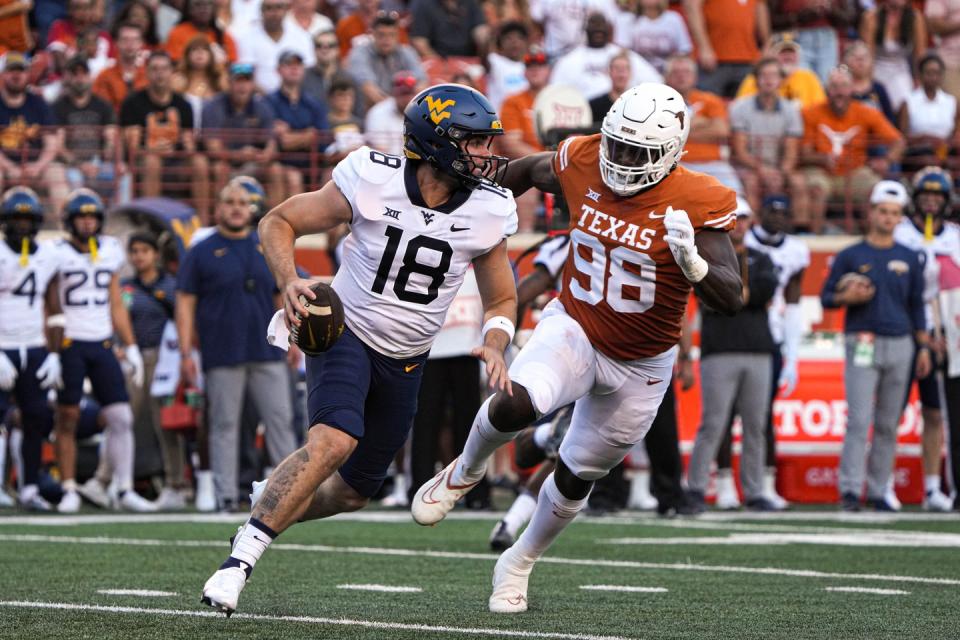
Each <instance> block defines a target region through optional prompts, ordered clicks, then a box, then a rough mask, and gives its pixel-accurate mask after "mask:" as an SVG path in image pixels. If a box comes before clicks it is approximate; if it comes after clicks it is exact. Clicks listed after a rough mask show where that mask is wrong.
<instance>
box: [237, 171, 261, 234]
mask: <svg viewBox="0 0 960 640" xmlns="http://www.w3.org/2000/svg"><path fill="white" fill-rule="evenodd" d="M233 182H235V183H236V184H239V185H240V186H241V187H243V188H244V189H245V190H246V192H247V193H248V194H250V207H251V208H252V209H253V225H254V226H256V225H257V223H258V222H260V218H262V217H263V216H265V215H266V214H267V192H266V191H264V189H263V185H261V184H260V181H259V180H257V179H256V178H254V177H253V176H237V177H236V178H234V179H233Z"/></svg>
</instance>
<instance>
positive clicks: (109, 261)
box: [57, 236, 125, 342]
mask: <svg viewBox="0 0 960 640" xmlns="http://www.w3.org/2000/svg"><path fill="white" fill-rule="evenodd" d="M97 243H98V245H97V258H96V260H94V259H93V255H92V254H90V253H82V252H80V251H78V250H77V248H76V247H75V246H73V244H72V243H71V242H70V241H69V240H60V241H59V242H58V243H57V250H58V251H59V254H60V256H59V260H60V304H61V305H62V306H63V315H64V316H66V321H67V324H66V328H65V329H64V332H65V335H66V337H67V338H69V339H71V340H83V341H90V342H98V341H100V340H107V339H109V338H112V337H113V319H112V316H111V315H110V282H111V281H112V280H113V274H114V273H116V271H117V270H118V269H119V268H120V267H121V266H122V265H123V263H124V260H125V256H124V252H123V246H122V245H121V244H120V241H119V240H117V239H116V238H113V237H111V236H97Z"/></svg>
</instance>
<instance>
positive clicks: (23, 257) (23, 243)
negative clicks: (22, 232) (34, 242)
mask: <svg viewBox="0 0 960 640" xmlns="http://www.w3.org/2000/svg"><path fill="white" fill-rule="evenodd" d="M29 262H30V238H28V237H26V236H24V237H23V238H21V239H20V266H21V267H25V266H27V264H29Z"/></svg>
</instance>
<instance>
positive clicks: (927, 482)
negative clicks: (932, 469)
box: [923, 475, 940, 493]
mask: <svg viewBox="0 0 960 640" xmlns="http://www.w3.org/2000/svg"><path fill="white" fill-rule="evenodd" d="M937 491H940V476H939V475H934V476H923V492H924V493H935V492H937Z"/></svg>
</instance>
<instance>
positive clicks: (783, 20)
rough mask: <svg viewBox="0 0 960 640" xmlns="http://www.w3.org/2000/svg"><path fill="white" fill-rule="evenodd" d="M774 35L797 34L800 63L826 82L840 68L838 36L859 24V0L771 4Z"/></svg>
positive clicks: (789, 0) (772, 1) (776, 1)
mask: <svg viewBox="0 0 960 640" xmlns="http://www.w3.org/2000/svg"><path fill="white" fill-rule="evenodd" d="M768 4H769V5H770V22H771V26H772V27H773V30H774V31H793V32H794V33H795V34H796V39H797V42H798V43H799V44H800V46H801V47H802V49H801V61H800V63H801V64H802V65H803V66H804V67H806V68H808V69H810V70H812V71H813V72H814V73H815V74H817V77H818V78H820V80H821V81H822V82H826V81H827V75H828V74H829V73H830V70H831V69H833V68H834V67H836V66H837V55H838V53H839V50H840V43H839V39H838V37H837V33H838V31H839V32H841V33H842V32H843V30H845V29H846V28H848V27H851V26H853V25H854V24H855V22H854V21H855V20H856V17H857V9H858V8H859V7H858V6H857V5H858V2H857V0H768Z"/></svg>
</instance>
